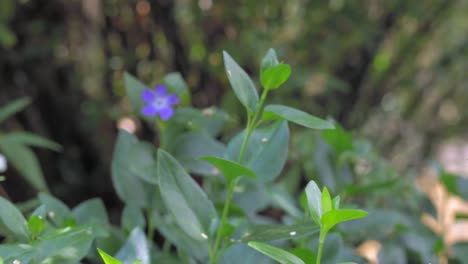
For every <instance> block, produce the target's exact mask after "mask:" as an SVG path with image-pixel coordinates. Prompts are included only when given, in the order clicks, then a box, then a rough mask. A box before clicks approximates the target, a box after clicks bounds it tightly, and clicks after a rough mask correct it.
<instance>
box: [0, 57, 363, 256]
mask: <svg viewBox="0 0 468 264" xmlns="http://www.w3.org/2000/svg"><path fill="white" fill-rule="evenodd" d="M223 56H224V66H225V68H226V73H227V77H228V80H229V83H230V84H231V86H232V88H233V91H234V93H235V95H236V96H237V98H238V99H239V101H240V102H241V104H242V105H243V106H244V107H245V110H246V117H247V124H246V126H245V129H244V130H243V131H241V132H239V133H238V134H237V135H234V136H233V137H232V138H231V139H230V140H229V142H227V144H224V143H223V142H220V141H219V140H218V138H222V137H221V133H222V129H223V126H224V124H225V120H226V113H225V112H224V111H222V110H219V109H213V108H210V109H209V111H208V110H205V111H200V110H197V109H195V108H192V107H190V93H189V90H188V87H187V85H186V84H185V82H184V81H183V79H182V77H181V75H180V74H177V73H171V74H168V75H167V76H165V77H164V78H163V79H162V80H161V81H160V82H159V84H157V85H156V86H154V89H149V88H148V86H146V85H144V84H142V83H141V82H140V81H138V80H137V79H135V78H134V77H132V76H131V75H130V74H125V77H124V81H125V86H126V90H127V96H128V99H129V102H130V104H131V105H132V107H133V109H134V110H135V112H136V113H138V114H139V115H140V117H141V118H142V119H143V120H144V121H145V122H148V123H149V124H150V125H151V126H150V127H152V126H154V128H155V129H156V131H157V133H156V134H157V135H158V138H157V139H156V140H155V142H158V143H159V145H158V148H156V147H155V146H154V144H153V143H152V142H146V141H143V140H139V139H138V138H137V137H136V136H135V135H133V134H132V133H129V132H126V131H124V130H121V131H120V132H119V135H118V138H117V142H116V144H115V148H114V154H113V158H112V164H111V172H112V183H113V186H114V188H115V191H116V193H117V195H118V196H119V198H120V199H121V200H122V201H123V202H124V204H125V207H124V209H123V212H122V216H121V227H120V228H117V227H116V226H113V225H112V224H111V223H110V222H109V219H108V216H107V213H106V209H105V206H104V203H103V202H102V201H101V200H100V199H98V198H94V199H90V200H87V201H84V202H82V203H81V204H79V205H77V206H76V207H75V208H72V209H71V208H69V207H68V206H67V205H65V204H64V203H63V202H61V201H60V200H58V199H56V198H55V197H53V196H52V195H50V194H48V193H47V188H43V187H44V186H45V183H43V182H42V181H38V180H37V177H38V176H41V175H40V174H37V173H32V174H31V170H25V172H28V173H29V174H25V175H26V176H28V177H27V178H28V179H30V180H34V181H31V183H33V184H35V186H38V187H39V188H38V189H39V190H45V192H42V193H39V195H38V199H37V200H36V201H34V204H33V205H32V206H31V207H30V208H29V207H28V209H26V210H25V209H23V210H24V211H20V210H19V209H18V207H16V206H15V205H14V204H12V203H11V202H10V201H8V200H7V199H4V198H2V197H0V212H1V213H0V235H1V236H3V237H5V240H4V241H3V242H2V243H4V244H1V245H0V263H1V262H2V261H3V263H34V264H38V263H39V264H46V263H78V262H79V261H81V260H82V259H83V258H87V259H88V260H89V261H91V262H93V263H94V262H98V261H102V260H104V262H105V263H107V264H115V263H117V264H118V263H125V264H136V263H140V264H150V263H159V264H160V263H162V264H176V263H177V264H179V263H190V264H192V263H203V264H205V263H210V264H229V263H245V264H254V263H255V264H257V263H270V261H271V260H270V259H269V258H267V257H265V256H264V255H266V256H268V257H270V258H271V259H273V260H276V261H278V262H280V263H296V264H297V263H308V264H309V263H321V258H322V252H323V251H324V249H323V248H324V243H325V238H326V236H327V234H328V233H329V231H330V230H331V229H332V228H333V227H334V226H335V225H336V224H338V223H340V222H344V221H348V220H353V219H358V218H361V217H364V216H365V215H366V212H364V211H361V210H355V209H342V208H341V207H342V206H340V198H339V197H338V196H337V197H334V198H333V199H332V197H331V195H330V193H329V192H328V190H327V188H323V189H322V191H321V190H320V189H319V188H318V186H317V185H316V183H315V182H314V181H310V182H309V183H308V184H307V186H306V188H305V194H304V195H303V196H301V197H302V198H301V199H298V198H299V197H295V196H296V195H295V194H290V193H285V192H281V188H279V184H278V182H279V181H283V180H284V178H283V179H280V180H276V179H277V177H278V176H279V175H280V174H281V172H282V170H283V167H284V166H285V163H286V160H287V157H288V146H289V127H288V123H294V124H297V125H300V126H303V127H306V128H311V129H318V130H324V129H333V128H334V125H333V123H332V122H331V121H327V120H323V119H320V118H317V117H314V116H312V115H310V114H308V113H305V112H303V111H301V110H297V109H294V108H291V107H288V106H283V105H271V104H267V99H268V95H269V93H270V92H274V90H275V89H278V88H279V87H281V86H282V85H283V84H284V83H285V82H286V81H287V80H288V78H289V76H290V74H291V67H290V66H289V65H288V64H284V63H280V62H279V61H278V59H277V56H276V52H275V51H274V50H272V49H270V50H269V51H268V53H267V54H266V56H265V57H264V59H263V61H262V64H261V70H260V75H259V76H260V84H261V86H262V88H263V89H262V90H261V94H260V96H259V95H258V92H257V89H256V87H255V85H254V82H253V81H252V80H251V79H250V77H249V76H248V75H247V74H246V73H245V71H244V70H243V69H242V68H241V67H240V66H239V65H238V64H237V63H236V62H235V61H234V60H233V59H232V58H231V56H230V55H229V54H228V53H226V52H224V54H223ZM24 105H25V103H24V102H21V101H19V102H17V103H15V104H13V106H10V107H7V108H6V110H3V111H1V109H0V121H1V120H2V116H3V118H5V116H10V115H11V113H14V112H17V111H18V110H19V109H21V108H22V107H24ZM0 136H1V137H0V148H1V149H2V153H4V154H5V156H6V157H7V159H9V161H11V162H12V165H13V166H15V167H19V168H22V167H20V166H19V165H20V163H18V162H17V161H16V160H14V159H12V158H13V157H15V156H14V155H11V153H13V150H16V151H18V149H19V150H22V151H20V153H21V152H22V153H23V154H25V153H26V154H28V153H29V152H27V151H26V150H25V149H24V146H23V145H20V144H18V142H20V141H21V140H22V141H21V142H22V143H23V144H28V145H34V146H44V147H49V148H52V149H56V148H57V146H56V145H55V144H53V143H52V142H49V141H47V140H44V139H42V138H39V137H35V136H32V135H30V134H24V133H23V134H19V135H16V136H13V137H8V136H5V135H0ZM8 140H10V141H8ZM7 143H8V144H7ZM12 146H13V147H12ZM7 147H8V148H7ZM7 151H10V152H7ZM8 154H10V155H8ZM28 156H29V157H30V155H26V157H28ZM23 160H27V159H24V158H23ZM31 164H33V165H36V163H35V162H29V165H31ZM21 165H24V166H25V164H23V163H21ZM26 165H27V164H26ZM25 168H26V167H25ZM191 174H192V175H196V176H197V177H196V178H194V177H192V176H191ZM220 175H222V176H223V177H220ZM32 176H36V178H31V177H32ZM195 179H196V180H195ZM41 188H42V189H41ZM298 200H300V204H301V205H303V208H302V210H301V209H300V208H299V207H298V206H297V205H296V204H299V203H298ZM274 206H276V207H279V208H280V209H282V210H283V211H284V216H283V217H282V219H281V224H271V223H272V219H269V218H268V219H267V218H265V217H262V216H261V215H260V214H259V212H260V211H261V210H263V209H265V208H268V207H274ZM25 214H26V215H28V217H27V218H25V217H24V215H25ZM266 221H268V222H267V223H268V224H266ZM156 233H157V234H159V235H161V236H163V237H164V242H163V244H162V245H159V244H156V243H155V242H154V241H155V234H156ZM334 235H336V234H334ZM314 241H317V242H318V243H317V249H316V250H312V246H311V244H313V243H314ZM270 242H272V243H274V245H271V244H269V243H270ZM96 247H97V248H99V250H96ZM283 248H284V249H283ZM325 248H326V246H325ZM259 252H260V253H259ZM261 253H262V254H264V255H262V254H261ZM99 256H100V257H101V258H102V259H100V258H99ZM328 257H329V256H328Z"/></svg>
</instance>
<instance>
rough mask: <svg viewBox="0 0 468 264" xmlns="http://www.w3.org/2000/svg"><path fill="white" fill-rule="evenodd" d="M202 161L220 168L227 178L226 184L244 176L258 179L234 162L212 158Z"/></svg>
mask: <svg viewBox="0 0 468 264" xmlns="http://www.w3.org/2000/svg"><path fill="white" fill-rule="evenodd" d="M201 159H202V160H206V161H208V162H209V163H211V164H213V166H215V167H216V168H218V169H219V170H220V171H221V173H222V174H223V175H224V177H226V182H232V181H234V180H236V179H237V178H238V177H242V176H244V177H248V178H251V179H255V178H256V177H257V176H256V175H255V173H254V172H253V171H251V170H250V169H248V168H246V167H244V166H243V165H241V164H239V163H237V162H234V161H230V160H226V159H222V158H218V157H212V156H211V157H210V156H208V157H202V158H201Z"/></svg>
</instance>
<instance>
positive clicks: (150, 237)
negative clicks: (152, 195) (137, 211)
mask: <svg viewBox="0 0 468 264" xmlns="http://www.w3.org/2000/svg"><path fill="white" fill-rule="evenodd" d="M146 218H147V221H148V234H147V236H148V241H150V242H152V241H153V237H154V224H153V222H154V221H153V215H152V214H151V208H149V209H148V210H147V211H146Z"/></svg>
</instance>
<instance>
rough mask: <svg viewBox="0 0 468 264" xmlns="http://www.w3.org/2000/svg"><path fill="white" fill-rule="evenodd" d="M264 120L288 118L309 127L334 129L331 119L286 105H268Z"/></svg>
mask: <svg viewBox="0 0 468 264" xmlns="http://www.w3.org/2000/svg"><path fill="white" fill-rule="evenodd" d="M263 120H265V121H268V120H288V121H290V122H293V123H296V124H298V125H301V126H304V127H307V128H313V129H334V126H333V124H332V123H331V122H329V121H326V120H323V119H320V118H318V117H315V116H313V115H310V114H308V113H306V112H303V111H300V110H297V109H294V108H291V107H288V106H284V105H268V106H266V107H265V110H264V112H263Z"/></svg>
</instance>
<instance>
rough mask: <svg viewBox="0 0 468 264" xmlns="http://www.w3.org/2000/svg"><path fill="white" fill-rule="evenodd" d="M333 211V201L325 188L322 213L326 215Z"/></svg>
mask: <svg viewBox="0 0 468 264" xmlns="http://www.w3.org/2000/svg"><path fill="white" fill-rule="evenodd" d="M332 209H333V205H332V200H331V196H330V193H329V192H328V189H327V187H324V188H323V191H322V211H323V212H322V213H323V214H325V213H326V212H328V211H331V210H332Z"/></svg>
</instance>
